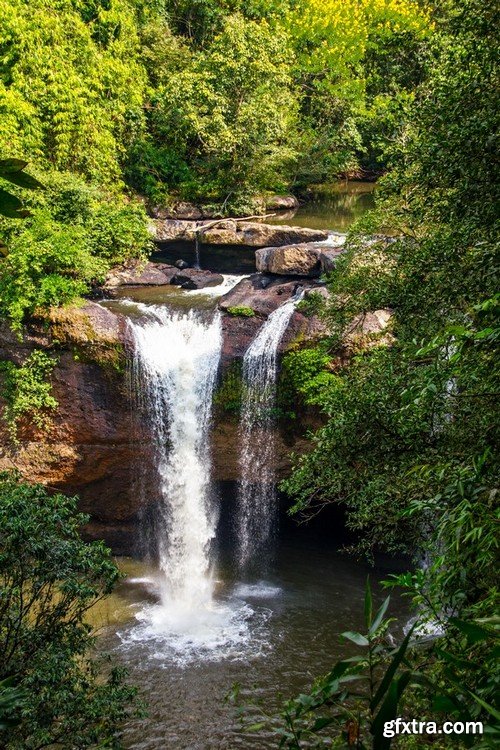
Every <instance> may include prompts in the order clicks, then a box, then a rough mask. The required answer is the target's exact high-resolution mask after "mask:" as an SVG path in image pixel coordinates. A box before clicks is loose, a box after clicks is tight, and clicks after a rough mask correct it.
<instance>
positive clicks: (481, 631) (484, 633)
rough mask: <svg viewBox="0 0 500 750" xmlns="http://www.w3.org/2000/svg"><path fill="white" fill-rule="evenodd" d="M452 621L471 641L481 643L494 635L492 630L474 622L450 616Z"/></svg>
mask: <svg viewBox="0 0 500 750" xmlns="http://www.w3.org/2000/svg"><path fill="white" fill-rule="evenodd" d="M450 622H451V623H452V624H453V625H454V626H455V627H456V628H457V629H458V630H460V632H461V633H463V634H464V635H465V636H466V637H467V640H468V641H469V643H481V641H486V640H488V639H489V638H492V637H493V636H494V634H493V633H492V632H491V631H490V630H487V629H486V628H482V627H481V626H480V625H476V623H473V622H465V621H464V620H459V619H458V618H457V617H450Z"/></svg>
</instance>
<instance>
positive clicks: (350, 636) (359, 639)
mask: <svg viewBox="0 0 500 750" xmlns="http://www.w3.org/2000/svg"><path fill="white" fill-rule="evenodd" d="M342 638H347V640H348V641H352V642H353V643H355V644H356V645H357V646H369V645H370V641H369V640H368V638H366V636H364V635H362V634H361V633H355V632H354V631H352V630H348V631H346V632H345V633H342Z"/></svg>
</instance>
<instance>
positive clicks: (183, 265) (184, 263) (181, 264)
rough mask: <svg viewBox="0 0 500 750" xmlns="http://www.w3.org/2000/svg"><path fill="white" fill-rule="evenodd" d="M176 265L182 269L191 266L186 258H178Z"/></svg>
mask: <svg viewBox="0 0 500 750" xmlns="http://www.w3.org/2000/svg"><path fill="white" fill-rule="evenodd" d="M174 266H175V267H176V268H179V269H180V270H181V271H183V270H184V268H189V263H187V261H185V260H176V261H175V263H174Z"/></svg>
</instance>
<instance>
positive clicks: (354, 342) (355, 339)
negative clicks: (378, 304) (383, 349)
mask: <svg viewBox="0 0 500 750" xmlns="http://www.w3.org/2000/svg"><path fill="white" fill-rule="evenodd" d="M392 317H393V311H392V310H390V309H388V308H382V309H381V310H374V311H373V312H367V313H362V314H360V315H357V316H356V317H355V318H354V320H353V321H352V322H351V323H350V324H349V325H348V327H347V328H346V330H345V331H344V335H343V344H344V346H345V347H346V349H347V350H355V351H359V350H364V349H370V348H372V347H373V346H390V345H391V344H392V343H393V342H394V336H393V335H392V333H391V332H390V326H391V320H392Z"/></svg>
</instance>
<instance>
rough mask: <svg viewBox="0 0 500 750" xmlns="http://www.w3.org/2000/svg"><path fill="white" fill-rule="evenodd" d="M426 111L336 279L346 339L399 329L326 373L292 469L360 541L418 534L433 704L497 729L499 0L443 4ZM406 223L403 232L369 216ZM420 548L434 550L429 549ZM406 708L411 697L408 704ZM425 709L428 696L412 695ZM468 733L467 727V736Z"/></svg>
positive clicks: (301, 501)
mask: <svg viewBox="0 0 500 750" xmlns="http://www.w3.org/2000/svg"><path fill="white" fill-rule="evenodd" d="M440 11H441V12H440V15H439V16H438V17H437V22H438V25H437V29H436V32H435V41H434V43H433V45H432V47H431V48H430V50H429V57H428V60H427V62H426V65H425V71H424V73H425V75H424V80H423V82H422V84H421V86H420V88H419V89H418V91H417V95H416V97H415V100H414V101H413V102H412V101H411V98H410V99H409V100H408V104H409V106H410V115H411V122H410V124H408V126H407V127H406V129H405V132H404V133H402V137H401V138H396V140H395V142H394V144H393V148H392V149H391V160H392V161H393V164H394V169H393V170H392V172H391V173H390V174H389V175H388V176H387V177H386V178H384V180H383V181H382V184H381V188H380V191H379V193H378V194H379V201H380V206H379V210H378V213H377V214H376V215H375V216H374V217H371V219H370V220H368V221H365V222H363V225H360V226H359V227H358V234H357V235H356V236H353V237H351V240H350V249H349V251H348V252H347V253H346V254H345V255H344V256H343V257H342V258H341V259H339V262H338V264H337V266H336V273H335V274H333V275H332V276H331V278H330V280H329V288H330V292H331V297H330V302H329V303H328V305H327V311H326V315H327V318H328V321H329V325H330V328H331V329H332V331H333V337H332V341H331V342H330V343H331V346H336V347H342V346H343V343H344V337H345V333H346V329H348V326H349V325H350V324H352V321H353V320H354V319H355V318H356V316H359V315H362V314H364V313H367V312H369V311H372V310H376V309H381V308H391V309H392V311H393V314H394V318H393V319H394V328H393V333H394V335H395V337H396V338H395V341H394V343H393V345H392V346H390V347H384V348H378V349H371V350H368V351H366V352H365V353H363V354H361V355H359V356H357V357H354V358H353V359H352V360H351V361H350V362H349V363H346V364H345V366H344V368H343V369H342V370H341V371H340V372H339V375H340V377H341V382H342V387H341V388H339V387H338V385H337V384H336V383H332V385H331V386H330V387H328V388H326V389H325V391H324V393H323V395H322V398H321V405H322V408H323V410H324V412H325V415H326V416H327V418H328V422H327V424H326V426H325V427H324V428H322V429H321V430H320V431H319V432H318V433H317V435H316V438H315V447H314V449H313V450H312V452H311V453H309V454H308V455H307V456H305V457H303V458H302V459H301V460H300V461H299V463H298V464H297V466H296V469H295V471H294V473H293V475H292V477H290V478H289V479H288V480H287V481H286V482H285V483H284V488H285V489H286V490H287V491H288V492H289V493H290V494H291V495H292V496H293V497H294V499H295V506H294V508H293V510H295V511H302V512H305V513H307V512H308V510H309V511H311V510H312V511H314V510H315V508H316V507H317V506H318V507H319V506H320V505H322V504H324V503H328V502H336V503H339V504H342V505H343V506H344V508H345V509H346V511H347V519H348V520H347V523H348V526H349V527H350V528H352V529H354V530H355V531H356V532H357V533H358V535H360V538H359V542H358V543H357V545H356V548H357V550H358V551H359V550H363V551H364V552H367V553H368V554H371V553H372V551H373V550H374V549H375V548H377V547H379V546H382V547H385V548H386V549H389V550H406V551H407V552H409V553H412V554H414V555H415V559H416V560H417V561H419V565H418V568H417V570H416V571H414V572H408V573H405V574H403V575H400V576H397V577H396V578H395V579H394V581H393V584H395V585H398V586H400V587H403V590H404V591H406V593H407V594H408V595H409V596H410V597H411V598H412V600H413V603H414V605H415V607H416V620H417V631H418V632H425V631H426V630H427V631H429V630H430V632H431V633H436V628H437V633H438V634H439V635H440V637H439V638H438V640H436V641H435V643H434V644H433V646H432V647H431V648H430V649H429V652H428V655H427V660H424V661H423V662H422V663H420V664H417V665H416V667H415V669H416V671H417V675H416V683H417V686H418V687H417V688H416V689H414V690H413V695H414V696H415V699H416V700H418V701H419V705H420V706H421V711H422V712H423V713H424V714H428V715H431V716H435V714H436V713H439V712H443V713H444V714H445V715H446V714H447V715H452V716H454V717H459V718H460V720H465V721H467V720H470V719H477V718H480V719H481V720H483V721H485V723H486V724H487V725H488V726H487V734H486V735H485V737H484V738H480V737H475V738H474V737H468V738H465V737H464V738H462V739H461V742H463V744H464V745H465V746H472V745H474V744H478V743H479V744H480V745H481V746H483V747H493V746H494V745H495V742H497V741H498V718H499V715H500V714H499V711H498V703H497V701H498V683H499V680H500V675H499V670H498V633H497V629H496V626H497V624H498V623H497V620H495V619H494V615H495V612H496V611H497V608H498V589H497V582H496V580H495V576H494V571H495V562H494V561H495V559H496V558H497V555H498V453H497V452H496V447H497V444H498V408H497V402H498V393H499V383H498V368H497V366H496V363H497V361H498V340H499V337H500V336H499V331H500V328H499V325H498V319H499V318H498V313H499V306H498V294H497V278H496V268H497V266H496V263H495V257H496V253H497V244H496V243H497V234H498V209H497V206H498V197H499V196H498V179H497V177H496V174H495V173H494V166H493V157H492V148H493V140H492V137H491V133H492V132H493V129H494V122H495V118H496V114H495V112H496V110H497V106H498V102H497V100H496V95H495V94H492V91H493V90H494V89H495V90H496V87H495V85H494V83H493V81H495V80H497V77H498V72H497V68H496V63H495V60H494V58H495V53H494V52H493V49H492V44H493V37H494V36H495V34H496V33H497V32H498V22H497V21H496V22H495V23H493V7H492V4H490V3H483V4H481V3H479V2H476V0H467V1H466V2H461V3H460V4H459V3H455V2H450V3H447V4H446V5H445V6H442V7H441V9H440ZM377 226H378V227H382V228H383V227H387V226H389V227H391V229H392V230H396V231H397V232H398V234H397V235H396V236H395V237H392V238H391V239H390V240H380V241H378V242H375V243H373V242H367V240H366V236H365V233H366V232H373V231H374V229H375V228H376V227H377ZM422 560H424V561H425V562H424V563H422ZM403 710H404V705H403ZM412 714H413V711H412ZM456 739H457V738H453V739H452V740H451V741H452V742H453V741H454V740H456Z"/></svg>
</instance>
